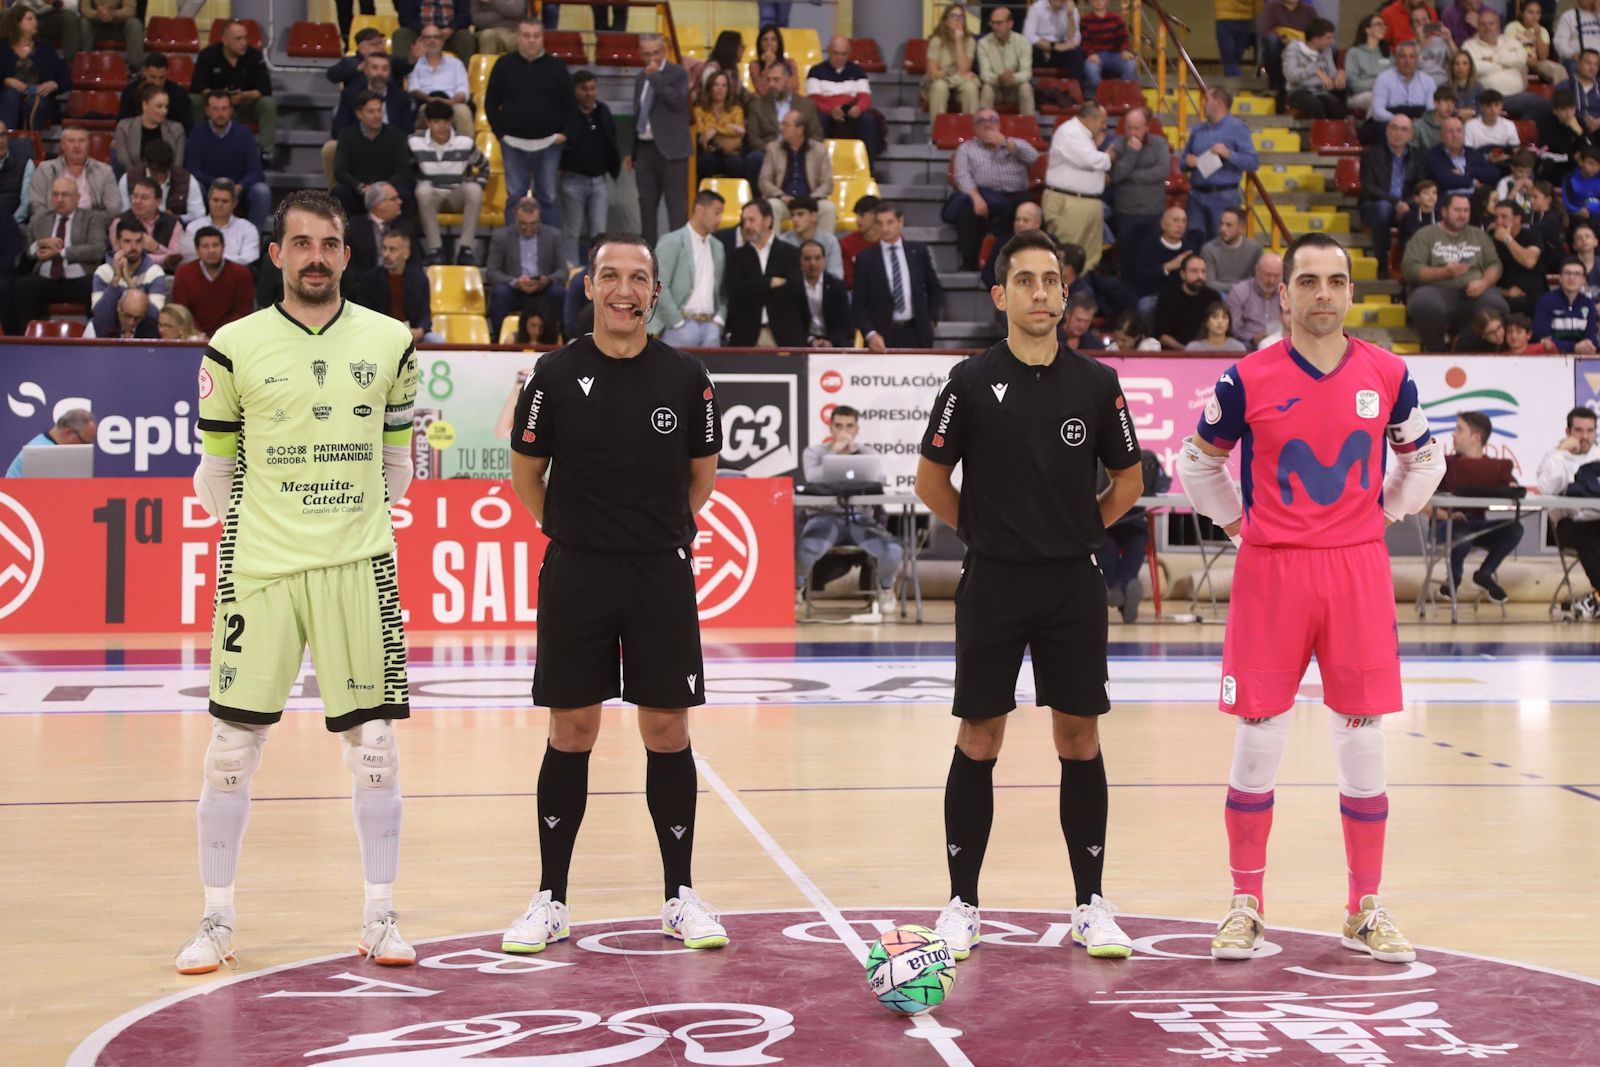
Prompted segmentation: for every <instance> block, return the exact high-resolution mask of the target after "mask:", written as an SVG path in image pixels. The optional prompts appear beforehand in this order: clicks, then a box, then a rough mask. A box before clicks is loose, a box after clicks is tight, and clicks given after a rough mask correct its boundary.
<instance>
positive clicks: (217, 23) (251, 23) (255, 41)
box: [206, 19, 261, 48]
mask: <svg viewBox="0 0 1600 1067" xmlns="http://www.w3.org/2000/svg"><path fill="white" fill-rule="evenodd" d="M232 21H233V20H232V19H212V20H211V39H210V40H208V41H207V42H206V43H207V44H218V43H220V42H221V40H222V31H223V30H225V29H227V28H228V23H229V22H232ZM239 21H240V22H242V23H244V28H245V29H246V30H248V31H249V32H250V47H251V48H260V47H261V23H259V22H257V21H256V20H255V19H240V20H239Z"/></svg>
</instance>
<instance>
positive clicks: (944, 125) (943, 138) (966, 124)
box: [933, 111, 978, 152]
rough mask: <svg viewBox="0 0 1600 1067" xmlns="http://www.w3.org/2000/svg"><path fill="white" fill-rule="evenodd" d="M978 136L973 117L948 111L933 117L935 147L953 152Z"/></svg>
mask: <svg viewBox="0 0 1600 1067" xmlns="http://www.w3.org/2000/svg"><path fill="white" fill-rule="evenodd" d="M977 135H978V130H977V127H976V126H975V125H974V123H973V118H972V116H971V115H965V114H962V113H960V112H954V111H947V112H945V113H944V114H943V115H935V116H933V146H934V147H935V148H942V149H944V150H945V151H947V152H953V151H955V150H956V149H957V148H959V147H961V142H963V141H970V140H972V139H973V138H974V137H976V136H977Z"/></svg>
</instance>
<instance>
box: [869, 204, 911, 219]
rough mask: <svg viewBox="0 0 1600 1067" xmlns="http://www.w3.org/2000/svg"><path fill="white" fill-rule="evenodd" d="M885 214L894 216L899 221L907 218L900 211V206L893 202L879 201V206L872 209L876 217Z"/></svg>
mask: <svg viewBox="0 0 1600 1067" xmlns="http://www.w3.org/2000/svg"><path fill="white" fill-rule="evenodd" d="M885 212H888V213H891V214H893V215H894V217H895V218H897V219H903V218H905V217H906V213H905V212H904V211H901V210H900V205H899V204H897V203H895V202H894V201H893V200H879V201H878V206H877V207H875V208H873V209H872V213H873V214H874V215H882V214H884V213H885Z"/></svg>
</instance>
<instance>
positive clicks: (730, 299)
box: [723, 199, 808, 348]
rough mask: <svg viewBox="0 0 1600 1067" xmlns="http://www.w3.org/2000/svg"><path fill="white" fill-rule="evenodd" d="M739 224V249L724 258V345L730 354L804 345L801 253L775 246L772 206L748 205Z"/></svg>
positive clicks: (780, 244)
mask: <svg viewBox="0 0 1600 1067" xmlns="http://www.w3.org/2000/svg"><path fill="white" fill-rule="evenodd" d="M739 219H740V224H741V226H742V227H743V229H744V244H743V245H741V246H740V247H738V248H736V249H735V250H734V252H733V255H732V256H730V257H729V258H728V268H727V271H726V273H725V275H724V278H723V289H724V304H725V306H726V307H727V309H728V344H729V345H731V346H733V347H735V348H751V347H755V346H760V347H762V348H771V347H773V346H776V345H781V346H784V347H794V346H799V345H803V344H805V339H806V322H807V319H808V315H807V312H806V297H805V281H804V279H803V277H802V275H801V273H800V252H799V251H798V250H797V249H796V248H795V247H794V246H793V245H786V244H784V243H783V242H782V241H779V240H777V235H776V233H775V232H774V228H775V222H774V216H773V213H772V205H771V201H768V200H761V199H756V200H752V201H750V202H749V203H748V204H746V205H745V206H744V208H743V210H742V211H741V212H740V213H739Z"/></svg>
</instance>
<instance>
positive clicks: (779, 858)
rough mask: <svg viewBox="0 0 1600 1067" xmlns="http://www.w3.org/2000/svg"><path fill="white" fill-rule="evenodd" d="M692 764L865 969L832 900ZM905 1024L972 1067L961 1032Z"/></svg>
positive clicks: (703, 765) (916, 1018) (961, 1066)
mask: <svg viewBox="0 0 1600 1067" xmlns="http://www.w3.org/2000/svg"><path fill="white" fill-rule="evenodd" d="M694 761H695V765H696V766H697V767H699V769H700V776H701V777H702V778H704V779H705V780H706V784H708V785H710V786H711V789H712V791H713V792H714V793H716V794H717V796H719V797H721V798H722V802H723V803H724V804H726V805H727V806H728V810H729V811H731V812H733V814H734V817H735V818H736V819H738V820H739V821H740V822H741V823H743V824H744V828H745V829H746V830H749V831H750V836H751V837H753V838H755V839H756V843H757V844H759V845H760V846H761V848H762V849H763V851H765V852H766V854H767V855H768V856H770V857H772V862H773V863H776V864H777V865H778V869H779V870H781V871H783V873H784V874H786V875H788V876H789V880H790V881H791V882H793V883H794V884H795V888H796V889H798V890H800V892H801V893H802V894H803V895H804V896H805V898H806V899H807V900H809V901H811V906H812V907H813V908H815V909H816V910H817V914H819V915H821V916H822V917H823V918H824V919H826V920H827V922H828V925H829V926H831V927H832V928H833V932H834V933H835V934H837V935H838V937H839V940H840V941H841V942H843V944H844V946H845V947H846V948H848V949H849V950H850V952H851V954H852V955H854V956H855V958H856V961H857V962H858V963H860V964H862V965H863V966H865V964H866V961H867V943H866V942H865V941H863V940H862V939H861V935H860V934H858V933H856V930H855V927H853V926H851V925H850V923H849V922H848V921H847V920H846V919H845V917H844V913H843V912H841V911H840V910H839V908H838V907H837V906H836V905H835V904H834V903H833V901H831V900H829V899H828V895H827V894H826V893H824V892H823V891H822V889H821V888H820V887H819V886H818V885H817V883H815V882H813V881H812V880H811V876H810V875H808V874H806V872H805V871H803V870H801V869H800V865H799V864H798V863H796V862H795V861H794V860H793V859H792V858H791V857H790V856H789V854H788V853H787V852H785V851H784V850H783V846H782V845H780V844H778V842H777V841H776V840H774V838H773V836H772V835H771V834H769V833H768V832H767V828H766V827H765V826H762V825H761V822H760V820H758V819H757V818H756V817H755V815H754V813H752V812H751V811H750V809H749V808H747V807H745V805H744V801H742V800H740V799H739V795H738V794H737V793H735V792H734V791H733V789H732V788H731V787H729V785H728V783H727V782H724V781H723V780H722V776H721V775H719V774H718V773H717V772H716V771H715V770H713V769H712V767H711V761H710V760H707V759H706V758H705V757H704V756H701V755H700V754H699V753H696V754H695V760H694ZM958 969H959V968H958ZM907 1021H909V1022H910V1023H911V1024H912V1026H913V1027H914V1028H915V1029H920V1030H924V1031H927V1033H923V1034H918V1033H915V1032H914V1031H912V1032H910V1033H909V1036H913V1037H918V1038H923V1039H924V1040H926V1041H927V1042H928V1044H929V1045H931V1046H933V1050H934V1051H935V1052H937V1053H938V1054H939V1056H940V1058H941V1059H943V1060H944V1062H945V1063H948V1064H950V1065H951V1067H973V1063H972V1061H971V1060H969V1059H967V1054H966V1053H964V1052H962V1051H961V1049H960V1048H959V1047H958V1046H957V1045H956V1042H955V1036H956V1035H959V1034H960V1032H961V1031H959V1030H950V1029H947V1028H945V1027H943V1026H940V1025H939V1024H938V1023H937V1022H935V1021H934V1019H933V1017H932V1016H930V1015H926V1014H924V1015H912V1016H910V1017H909V1018H908V1020H907Z"/></svg>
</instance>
